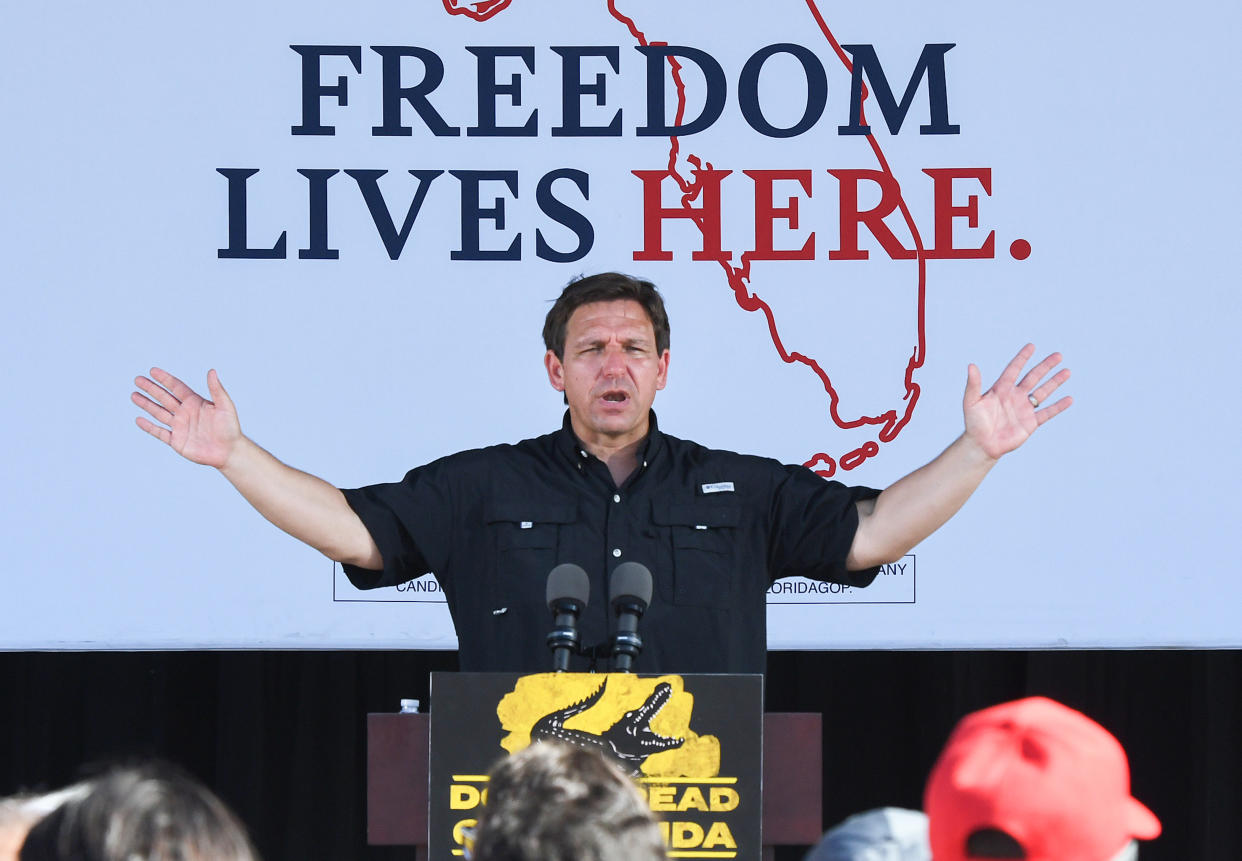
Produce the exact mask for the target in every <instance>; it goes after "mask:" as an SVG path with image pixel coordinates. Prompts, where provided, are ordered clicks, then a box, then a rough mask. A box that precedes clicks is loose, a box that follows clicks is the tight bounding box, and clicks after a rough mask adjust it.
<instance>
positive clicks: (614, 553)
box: [612, 547, 621, 556]
mask: <svg viewBox="0 0 1242 861" xmlns="http://www.w3.org/2000/svg"><path fill="white" fill-rule="evenodd" d="M612 555H613V556H620V555H621V548H620V547H617V548H614V549H613V551H612Z"/></svg>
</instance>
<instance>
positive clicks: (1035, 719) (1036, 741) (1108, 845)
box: [923, 697, 1160, 861]
mask: <svg viewBox="0 0 1242 861" xmlns="http://www.w3.org/2000/svg"><path fill="white" fill-rule="evenodd" d="M923 809H924V811H925V812H926V813H927V816H928V819H929V834H930V837H931V849H932V857H933V858H935V859H936V861H965V859H971V858H1026V859H1028V861H1113V859H1122V858H1127V857H1133V856H1134V854H1135V853H1136V852H1137V849H1136V845H1135V844H1133V839H1134V838H1136V837H1138V838H1143V839H1151V838H1153V837H1157V836H1159V834H1160V820H1158V819H1157V818H1156V817H1155V815H1154V814H1152V812H1151V811H1150V810H1148V809H1147V808H1146V807H1145V806H1144V805H1143V804H1142V803H1140V802H1139V801H1138V800H1136V799H1135V798H1133V797H1132V796H1131V795H1130V766H1129V763H1128V762H1127V760H1126V752H1125V750H1123V749H1122V747H1121V743H1120V742H1118V741H1117V739H1116V738H1114V737H1113V735H1112V733H1110V732H1109V731H1108V730H1106V729H1104V727H1102V726H1100V725H1099V724H1098V723H1096V722H1095V721H1093V720H1091V718H1089V717H1087V716H1086V715H1084V714H1082V713H1081V712H1077V711H1075V710H1073V709H1071V708H1068V707H1067V706H1063V705H1061V704H1060V703H1058V702H1054V701H1053V700H1050V699H1046V698H1044V697H1030V698H1027V699H1023V700H1017V701H1015V702H1010V703H1002V704H1001V705H998V706H993V707H992V708H988V709H984V710H982V711H978V712H975V713H973V714H969V715H967V716H966V717H964V718H963V719H962V720H961V722H960V723H958V725H957V727H956V728H955V729H954V730H953V734H952V735H950V736H949V741H948V743H947V744H946V745H945V748H944V750H943V751H942V752H941V754H940V759H939V760H938V761H937V762H936V765H935V767H934V768H933V769H932V773H931V776H930V777H929V778H928V781H927V789H926V793H925V795H924V798H923Z"/></svg>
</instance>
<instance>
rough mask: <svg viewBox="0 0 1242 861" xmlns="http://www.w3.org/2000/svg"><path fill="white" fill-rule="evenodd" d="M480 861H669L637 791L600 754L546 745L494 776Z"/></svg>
mask: <svg viewBox="0 0 1242 861" xmlns="http://www.w3.org/2000/svg"><path fill="white" fill-rule="evenodd" d="M470 854H471V858H472V859H473V861H664V859H666V857H667V856H666V855H665V851H664V838H663V837H662V836H661V834H660V828H659V824H658V822H657V821H656V819H655V817H654V816H653V815H652V813H651V810H650V808H649V807H648V806H647V801H646V799H645V798H643V796H642V793H641V792H639V791H638V788H637V787H636V786H635V785H634V783H633V782H632V781H631V780H630V779H629V778H628V777H627V776H626V775H624V774H622V773H621V771H620V770H619V769H618V768H617V767H616V766H614V765H613V764H612V763H610V762H608V761H607V760H605V759H604V757H603V756H602V755H600V754H599V753H596V752H595V751H593V750H585V749H583V748H579V747H572V746H570V745H562V744H555V743H552V742H540V743H537V744H532V745H530V746H529V747H527V748H525V749H523V750H520V751H518V752H517V753H515V754H513V756H510V757H508V758H506V759H504V760H501V762H500V763H499V764H497V765H496V767H495V768H493V769H492V773H491V779H490V780H489V781H488V786H487V805H486V806H485V807H484V808H483V812H482V813H481V814H480V816H479V825H478V828H477V829H475V837H474V848H473V851H472V852H471V853H470Z"/></svg>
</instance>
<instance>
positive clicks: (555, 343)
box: [543, 272, 669, 359]
mask: <svg viewBox="0 0 1242 861" xmlns="http://www.w3.org/2000/svg"><path fill="white" fill-rule="evenodd" d="M618 299H632V300H634V301H635V302H637V303H638V304H639V305H642V306H643V310H644V311H646V312H647V317H648V318H649V319H650V320H651V328H653V329H654V330H655V339H656V353H657V355H663V353H664V351H665V350H667V349H668V342H669V327H668V314H667V313H666V312H665V310H664V299H663V298H661V296H660V292H659V291H658V290H656V286H655V285H654V284H652V283H651V282H650V281H643V280H641V279H638V278H631V277H630V276H629V275H622V274H621V273H620V272H601V273H600V274H599V275H589V276H587V277H586V278H577V279H575V280H573V281H570V282H569V283H568V284H566V285H565V289H564V290H562V291H561V295H560V296H559V297H557V300H556V302H555V303H553V305H552V310H550V311H548V316H547V318H546V319H545V320H544V321H543V343H544V346H545V347H547V348H548V349H549V350H551V351H552V352H553V353H555V354H556V357H557V358H558V359H564V358H565V332H566V330H567V329H568V328H569V318H570V317H571V316H572V315H573V313H574V311H576V310H578V309H579V308H581V307H582V306H583V305H589V304H591V303H592V302H615V301H617V300H618Z"/></svg>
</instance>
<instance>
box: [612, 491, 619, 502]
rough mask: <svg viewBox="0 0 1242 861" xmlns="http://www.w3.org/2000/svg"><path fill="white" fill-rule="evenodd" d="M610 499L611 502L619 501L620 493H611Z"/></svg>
mask: <svg viewBox="0 0 1242 861" xmlns="http://www.w3.org/2000/svg"><path fill="white" fill-rule="evenodd" d="M612 501H613V502H620V501H621V494H619V493H614V494H613V495H612Z"/></svg>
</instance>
